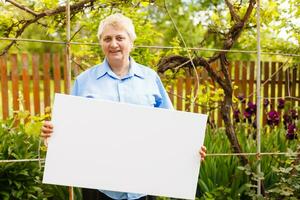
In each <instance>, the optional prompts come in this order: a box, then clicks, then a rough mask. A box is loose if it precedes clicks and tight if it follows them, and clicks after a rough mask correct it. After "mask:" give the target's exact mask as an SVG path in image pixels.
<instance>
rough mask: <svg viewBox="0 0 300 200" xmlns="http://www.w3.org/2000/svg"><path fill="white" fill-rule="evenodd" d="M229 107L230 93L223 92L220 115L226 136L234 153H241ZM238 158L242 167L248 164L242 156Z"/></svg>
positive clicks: (230, 104)
mask: <svg viewBox="0 0 300 200" xmlns="http://www.w3.org/2000/svg"><path fill="white" fill-rule="evenodd" d="M231 107H232V91H225V97H224V100H223V102H222V106H221V115H222V118H223V120H224V123H225V128H226V129H225V130H226V135H227V137H228V139H229V141H230V144H231V147H232V149H233V152H234V153H242V149H241V147H240V144H239V142H238V139H237V137H236V134H235V131H234V128H233V124H232V121H231V116H230V113H231ZM238 158H239V159H240V161H241V162H242V164H243V165H246V164H248V163H249V161H248V159H247V157H246V156H244V155H238Z"/></svg>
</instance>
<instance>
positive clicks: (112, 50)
mask: <svg viewBox="0 0 300 200" xmlns="http://www.w3.org/2000/svg"><path fill="white" fill-rule="evenodd" d="M100 45H101V47H102V50H103V52H104V54H105V56H106V58H107V60H108V61H109V62H116V61H120V62H122V61H125V60H126V59H127V60H128V58H129V53H130V51H131V49H132V46H133V44H132V41H131V39H130V38H129V35H128V33H127V32H126V30H125V29H124V28H121V27H116V26H112V25H107V26H106V27H104V30H103V33H102V35H101V40H100Z"/></svg>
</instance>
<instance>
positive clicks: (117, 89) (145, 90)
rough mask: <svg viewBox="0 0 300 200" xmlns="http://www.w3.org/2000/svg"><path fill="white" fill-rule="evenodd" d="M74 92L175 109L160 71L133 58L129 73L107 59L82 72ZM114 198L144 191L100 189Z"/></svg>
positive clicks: (136, 196) (139, 196)
mask: <svg viewBox="0 0 300 200" xmlns="http://www.w3.org/2000/svg"><path fill="white" fill-rule="evenodd" d="M72 95H76V96H83V97H87V98H96V99H104V100H111V101H118V102H125V103H131V104H138V105H145V106H151V107H158V108H166V109H173V106H172V103H171V101H170V99H169V96H168V94H167V93H166V90H165V89H164V87H163V84H162V82H161V80H160V78H159V76H158V75H157V73H156V72H155V71H154V70H152V69H151V68H149V67H145V66H143V65H140V64H138V63H136V62H135V61H134V60H133V59H132V58H130V68H129V72H128V74H127V75H126V76H124V77H122V78H120V77H119V76H117V75H116V74H115V73H114V72H113V71H112V70H111V68H110V66H109V64H108V62H107V60H106V59H105V60H104V62H103V63H102V64H99V65H96V66H94V67H92V68H90V69H88V70H86V71H85V72H83V73H81V74H80V75H79V76H78V77H77V78H76V80H75V83H74V86H73V90H72ZM100 191H101V192H103V193H104V194H106V195H107V196H109V197H110V198H112V199H130V200H133V199H138V198H141V197H143V196H145V195H144V194H134V193H125V192H114V191H105V190H100Z"/></svg>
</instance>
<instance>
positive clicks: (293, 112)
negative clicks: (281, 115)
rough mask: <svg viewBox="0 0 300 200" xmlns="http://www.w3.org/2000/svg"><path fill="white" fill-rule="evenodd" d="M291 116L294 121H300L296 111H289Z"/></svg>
mask: <svg viewBox="0 0 300 200" xmlns="http://www.w3.org/2000/svg"><path fill="white" fill-rule="evenodd" d="M289 114H290V116H291V117H292V119H298V114H297V111H296V110H294V109H293V110H289Z"/></svg>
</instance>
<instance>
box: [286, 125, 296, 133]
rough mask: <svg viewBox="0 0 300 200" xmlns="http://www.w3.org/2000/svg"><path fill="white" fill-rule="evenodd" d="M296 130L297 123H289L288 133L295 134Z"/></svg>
mask: <svg viewBox="0 0 300 200" xmlns="http://www.w3.org/2000/svg"><path fill="white" fill-rule="evenodd" d="M295 131H296V125H295V124H289V125H288V127H287V133H290V134H294V133H295Z"/></svg>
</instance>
